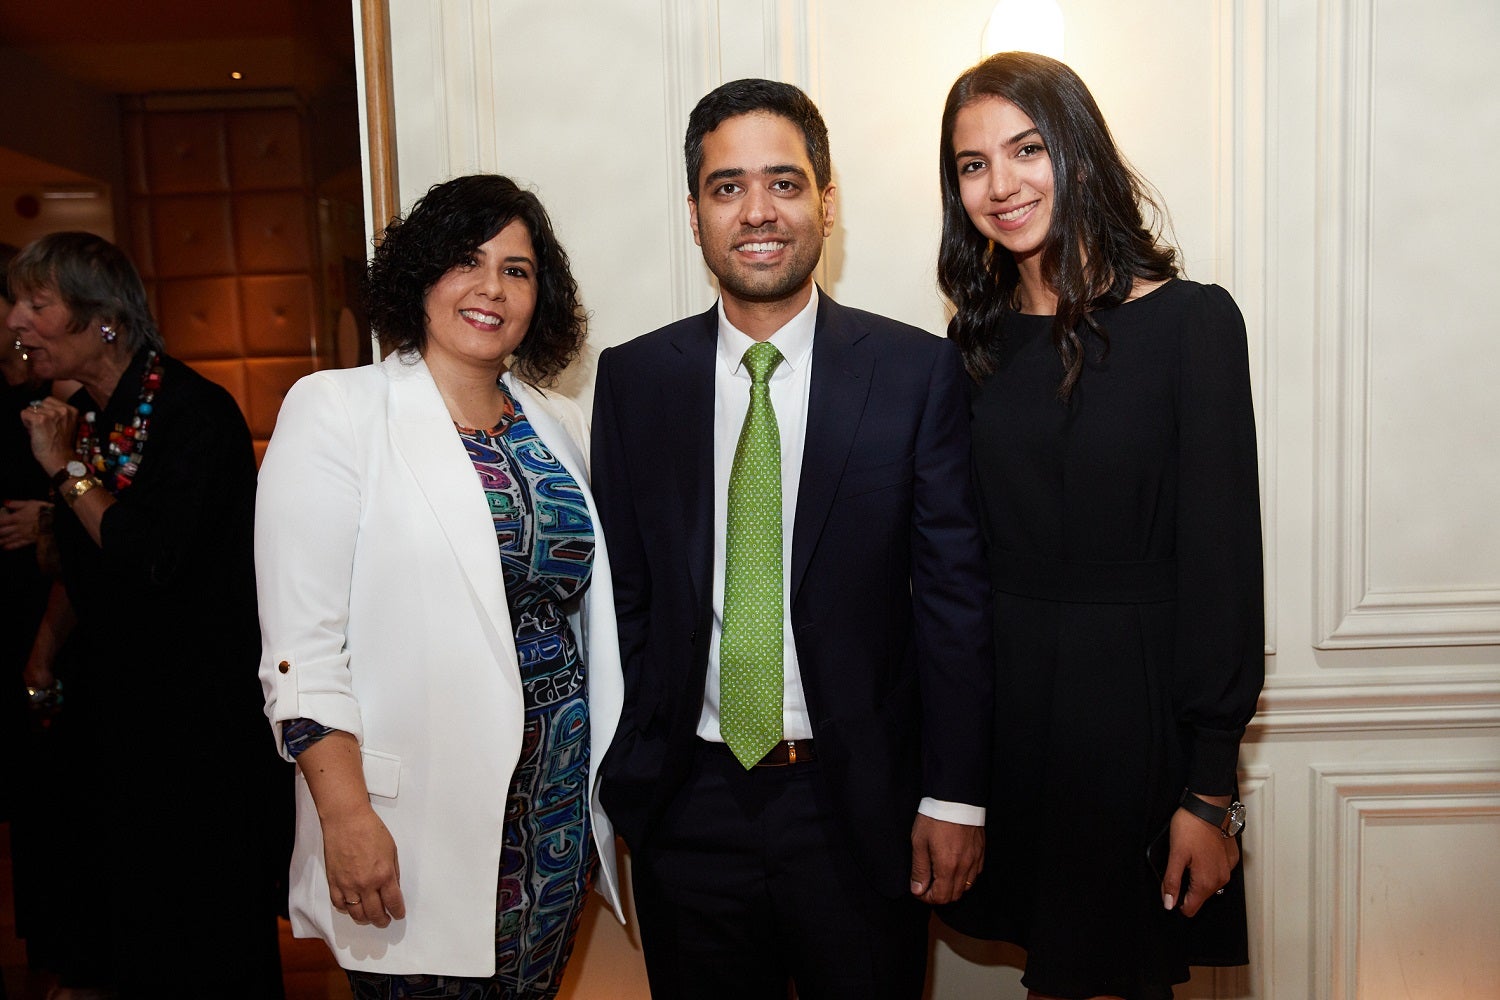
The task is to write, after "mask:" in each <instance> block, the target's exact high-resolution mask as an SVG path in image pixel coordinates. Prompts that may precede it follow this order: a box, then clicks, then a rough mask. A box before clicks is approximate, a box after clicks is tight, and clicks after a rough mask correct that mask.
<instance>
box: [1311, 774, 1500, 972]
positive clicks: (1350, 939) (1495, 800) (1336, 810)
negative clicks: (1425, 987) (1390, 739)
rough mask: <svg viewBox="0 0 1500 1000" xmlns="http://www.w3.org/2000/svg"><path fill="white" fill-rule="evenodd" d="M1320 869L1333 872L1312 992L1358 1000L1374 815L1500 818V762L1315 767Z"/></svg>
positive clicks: (1316, 920)
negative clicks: (1366, 852)
mask: <svg viewBox="0 0 1500 1000" xmlns="http://www.w3.org/2000/svg"><path fill="white" fill-rule="evenodd" d="M1312 781H1313V830H1314V831H1315V845H1314V850H1313V859H1312V860H1313V871H1315V872H1321V873H1325V874H1327V875H1331V877H1332V884H1331V885H1330V886H1329V887H1328V891H1326V892H1323V893H1320V894H1317V895H1316V896H1315V897H1314V899H1313V926H1312V940H1313V968H1312V975H1311V982H1310V983H1309V990H1308V996H1317V997H1328V998H1330V1000H1345V998H1347V1000H1356V988H1357V986H1358V983H1357V972H1358V958H1359V948H1358V946H1359V915H1360V897H1361V893H1362V892H1363V891H1364V890H1365V887H1364V886H1363V885H1362V884H1361V879H1360V862H1361V859H1362V854H1361V839H1362V837H1363V834H1364V827H1365V825H1366V824H1367V822H1368V821H1369V820H1371V819H1373V818H1380V817H1401V818H1403V819H1413V818H1424V817H1431V818H1433V819H1440V818H1443V819H1447V818H1453V817H1474V816H1500V767H1497V766H1496V765H1495V763H1494V762H1493V761H1453V762H1451V763H1448V764H1445V765H1444V766H1443V767H1442V768H1441V769H1437V768H1434V767H1433V766H1432V765H1431V764H1417V763H1411V764H1370V765H1356V764H1338V765H1317V764H1314V765H1313V766H1312Z"/></svg>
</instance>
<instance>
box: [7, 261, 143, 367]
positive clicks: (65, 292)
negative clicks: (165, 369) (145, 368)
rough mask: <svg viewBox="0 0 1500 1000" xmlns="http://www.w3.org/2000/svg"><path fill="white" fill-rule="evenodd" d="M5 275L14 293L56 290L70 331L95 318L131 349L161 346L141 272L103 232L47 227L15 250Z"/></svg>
mask: <svg viewBox="0 0 1500 1000" xmlns="http://www.w3.org/2000/svg"><path fill="white" fill-rule="evenodd" d="M5 278H6V282H7V283H8V285H9V291H10V294H12V295H22V294H25V293H26V292H28V291H34V290H36V289H41V288H46V289H50V290H52V291H55V292H56V293H57V296H58V298H60V299H62V302H63V305H65V306H66V307H67V309H68V316H69V321H68V332H69V333H78V332H79V331H81V330H82V329H83V328H84V327H86V326H88V325H89V324H90V323H92V322H94V321H96V320H97V321H99V322H101V323H105V324H108V325H109V326H112V327H114V328H115V329H116V330H117V331H118V333H119V335H120V337H121V339H122V341H123V342H124V344H125V347H126V349H127V350H128V351H130V352H131V353H132V354H133V353H135V352H136V351H138V350H139V349H140V348H142V347H154V348H157V349H160V348H161V346H162V340H161V331H160V330H158V329H157V327H156V320H155V319H153V318H152V316H151V307H150V305H148V304H147V302H146V286H145V285H143V284H141V276H140V274H139V273H138V272H137V271H136V269H135V265H134V264H132V263H131V262H130V258H129V257H127V256H125V252H124V251H123V250H121V249H120V248H119V247H117V246H115V245H114V244H113V243H111V242H110V241H109V240H107V239H105V238H104V237H102V236H96V235H95V234H93V233H78V232H63V233H48V234H47V235H46V236H43V237H41V238H39V239H36V240H33V241H32V242H31V243H29V244H27V245H26V248H25V249H24V250H22V251H21V252H20V253H18V254H16V256H15V258H14V259H12V260H11V262H10V267H9V268H8V269H7V270H6V275H5ZM12 301H14V300H12Z"/></svg>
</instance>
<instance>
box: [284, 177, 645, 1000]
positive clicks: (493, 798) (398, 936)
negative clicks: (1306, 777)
mask: <svg viewBox="0 0 1500 1000" xmlns="http://www.w3.org/2000/svg"><path fill="white" fill-rule="evenodd" d="M369 279H370V280H369V298H370V312H371V319H372V322H373V323H374V325H375V326H376V328H377V329H379V330H380V331H381V333H382V335H383V336H384V337H385V338H386V339H387V341H388V342H391V343H394V345H395V348H396V350H395V351H394V352H393V353H392V354H391V355H390V356H389V357H387V358H386V359H385V360H384V361H382V362H380V363H379V364H377V365H372V366H368V367H364V368H358V369H350V370H342V371H323V372H318V373H316V374H314V375H310V376H308V377H306V378H304V379H302V380H301V381H299V382H298V383H297V384H296V385H295V386H294V387H293V388H292V390H291V392H289V393H288V394H287V397H286V401H285V402H284V403H283V405H282V409H281V414H280V417H279V420H278V423H277V427H276V433H275V435H274V437H273V438H272V440H271V443H270V447H269V448H268V450H267V452H266V456H265V461H264V463H263V465H262V468H261V474H260V490H259V495H258V500H257V511H256V575H257V578H258V582H259V596H260V616H261V633H262V642H263V650H262V657H261V664H260V677H261V683H262V686H263V687H264V689H265V694H266V714H267V716H268V717H269V719H270V721H271V724H272V728H273V730H274V731H275V738H276V745H277V747H278V749H279V750H280V751H281V752H282V753H283V754H284V755H286V756H287V757H288V758H290V759H296V761H297V763H298V768H297V770H298V777H297V839H296V848H295V851H294V854H293V859H292V869H291V899H290V905H291V917H292V927H293V930H294V932H295V933H296V934H297V935H298V936H317V937H321V938H322V939H323V940H324V941H326V942H327V943H328V945H329V947H330V948H331V949H333V951H334V954H335V956H336V957H337V959H338V962H339V964H340V966H342V967H343V968H344V969H345V970H346V971H347V972H348V973H349V977H350V981H351V984H352V986H353V989H354V995H355V996H356V997H358V998H361V1000H363V998H366V997H372V998H373V997H379V998H382V1000H384V998H387V997H390V998H396V997H405V996H408V995H412V994H415V995H422V996H438V995H442V996H463V997H471V996H472V997H476V998H477V997H489V996H500V995H502V992H501V991H503V995H504V996H507V997H509V996H516V997H528V998H529V997H550V996H552V995H553V994H554V993H555V992H556V990H557V987H558V984H559V981H560V977H561V974H562V969H563V966H564V965H565V963H566V962H567V958H568V954H569V952H570V951H571V948H572V940H573V936H574V934H575V933H576V930H577V926H578V919H579V915H580V913H581V911H582V908H583V903H584V900H585V897H586V896H587V894H588V888H589V886H590V884H595V885H597V887H598V888H599V889H600V890H601V891H602V892H603V893H604V894H605V896H606V897H607V898H608V899H609V901H610V903H611V904H612V905H613V906H614V908H615V912H616V914H617V915H619V914H620V912H621V911H620V902H619V882H618V875H617V869H616V860H615V854H614V836H613V831H612V828H611V826H610V824H609V820H608V819H607V818H606V817H605V815H604V812H603V810H602V809H601V808H600V807H599V804H598V777H597V762H598V758H599V757H600V756H602V755H603V753H604V751H605V749H606V748H608V746H609V744H610V739H611V737H612V736H613V734H614V730H615V726H616V723H617V722H618V720H619V714H620V704H621V700H622V693H623V688H622V680H621V676H620V662H619V650H618V646H617V641H616V632H615V624H614V618H613V599H612V594H611V590H610V573H609V559H608V554H607V552H606V549H605V546H604V539H603V538H602V537H601V536H600V535H599V533H598V531H597V529H596V528H595V527H594V526H595V525H597V523H598V520H597V517H596V515H595V511H594V504H593V500H592V499H591V498H590V496H589V493H588V488H587V475H588V468H587V455H586V450H585V449H586V442H587V440H588V434H587V430H586V428H585V424H584V420H583V416H582V413H581V412H580V410H579V408H578V407H577V405H576V404H574V403H573V402H572V401H571V400H569V399H567V398H565V397H563V396H560V395H558V394H556V393H553V392H549V391H546V390H544V389H543V388H541V387H542V386H544V385H546V384H547V383H549V382H550V381H551V380H552V379H553V378H554V377H555V376H556V374H557V373H558V372H559V371H561V370H562V369H563V368H564V367H565V366H566V365H567V364H568V362H569V361H571V360H572V359H573V358H574V357H575V356H576V355H577V353H578V351H579V349H580V347H581V345H582V341H583V337H584V332H585V330H584V319H583V311H582V309H581V307H580V306H579V303H578V300H577V286H576V285H575V283H574V281H573V278H572V276H571V274H570V272H569V269H568V260H567V256H566V254H565V253H564V252H563V250H562V248H561V247H560V246H559V245H558V243H557V240H556V238H555V236H554V235H553V233H552V229H551V225H550V222H549V220H548V218H547V215H546V212H545V210H544V209H543V208H542V206H541V204H540V202H538V201H537V199H536V197H535V196H534V195H532V194H530V193H529V192H526V191H522V190H521V189H519V188H518V187H517V186H516V185H515V184H514V183H512V182H511V181H510V180H508V179H506V178H503V177H496V176H492V175H476V176H470V177H460V178H458V179H456V180H452V181H449V182H447V183H445V184H440V185H438V186H436V187H434V188H433V189H432V190H431V191H429V192H428V193H427V195H426V196H425V197H423V198H422V199H421V200H420V201H419V202H418V203H417V204H416V206H414V207H413V209H412V210H411V212H410V213H409V214H408V215H407V217H406V218H405V219H404V220H397V221H395V222H393V223H392V224H391V225H390V226H389V227H388V228H387V229H386V231H385V233H384V235H383V238H382V240H381V241H380V243H379V245H378V246H377V248H376V251H375V256H374V258H373V259H372V261H371V264H370V272H369ZM421 990H428V991H429V992H425V993H422V992H420V991H421Z"/></svg>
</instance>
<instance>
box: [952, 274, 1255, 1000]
mask: <svg viewBox="0 0 1500 1000" xmlns="http://www.w3.org/2000/svg"><path fill="white" fill-rule="evenodd" d="M1097 319H1098V321H1099V322H1100V324H1101V325H1102V326H1103V327H1104V328H1105V331H1106V333H1107V335H1108V340H1109V349H1108V354H1107V356H1105V358H1104V359H1103V360H1102V361H1101V360H1099V354H1100V346H1101V345H1100V343H1099V341H1098V340H1097V339H1095V338H1092V337H1091V338H1090V339H1089V341H1088V354H1087V357H1088V359H1089V361H1088V363H1087V364H1086V367H1085V370H1084V371H1083V373H1082V376H1081V378H1080V380H1079V382H1078V384H1077V386H1076V388H1075V389H1074V392H1073V394H1072V398H1071V400H1070V401H1069V402H1067V403H1064V402H1061V401H1060V400H1059V399H1058V398H1057V386H1058V383H1059V381H1060V380H1061V377H1062V368H1061V365H1060V363H1059V360H1058V356H1057V352H1056V350H1055V348H1054V347H1053V345H1052V342H1051V338H1050V328H1051V323H1052V317H1050V316H1027V315H1019V314H1013V315H1011V316H1009V317H1007V319H1006V321H1005V329H1004V331H1003V334H1002V348H1001V356H1000V359H999V364H998V366H997V369H996V371H995V372H994V374H993V375H991V376H989V377H988V378H986V379H985V380H984V381H983V382H982V383H981V384H980V385H979V386H977V387H976V389H975V392H974V397H973V421H974V423H973V429H974V459H975V463H974V464H975V475H976V479H977V483H978V488H979V496H980V502H981V506H982V515H983V517H984V528H985V537H986V542H987V545H988V547H989V558H990V565H991V574H992V582H993V586H994V601H995V639H996V649H997V683H996V688H995V704H996V720H995V723H996V724H995V734H996V746H995V768H994V787H993V791H992V795H991V798H990V802H989V829H988V845H987V846H988V849H987V858H988V860H987V861H986V864H985V871H984V873H983V875H982V876H981V877H980V879H979V880H978V882H977V883H976V885H975V886H974V888H973V890H972V891H971V892H970V893H969V895H967V896H966V897H965V899H964V900H963V901H961V902H960V903H959V904H958V905H957V906H955V907H952V908H949V909H948V910H947V911H945V913H944V919H945V920H946V921H947V922H948V923H950V924H951V925H953V926H954V927H955V928H957V929H959V930H961V931H964V932H966V933H969V934H972V935H975V936H978V937H985V938H995V939H1001V940H1008V941H1012V942H1015V943H1017V944H1020V945H1022V946H1023V947H1025V948H1026V949H1027V952H1028V955H1027V971H1026V976H1025V979H1024V982H1025V983H1026V985H1027V986H1028V987H1030V988H1032V989H1034V990H1038V991H1040V992H1043V993H1048V994H1053V995H1057V996H1063V997H1071V996H1093V995H1096V994H1101V993H1107V994H1119V995H1122V996H1125V997H1127V998H1132V1000H1133V998H1137V997H1162V996H1170V992H1169V991H1167V987H1168V984H1171V983H1175V982H1181V981H1183V980H1185V979H1186V978H1187V968H1186V967H1187V965H1189V964H1206V965H1233V964H1242V963H1244V962H1245V961H1246V960H1247V955H1246V952H1247V946H1246V928H1245V907H1244V893H1243V880H1242V877H1241V876H1240V874H1239V872H1240V869H1236V875H1235V878H1234V881H1233V882H1232V883H1231V886H1230V887H1229V888H1228V890H1227V891H1226V893H1225V894H1224V895H1222V896H1215V897H1213V898H1211V899H1210V900H1209V901H1208V902H1207V903H1206V904H1205V905H1204V907H1203V909H1202V910H1201V911H1200V913H1199V915H1198V916H1197V917H1195V918H1193V919H1192V920H1189V919H1187V918H1185V917H1183V916H1182V915H1181V914H1180V912H1173V913H1167V912H1165V911H1164V910H1163V909H1162V904H1161V896H1160V888H1159V878H1158V876H1157V875H1156V874H1155V873H1154V872H1153V871H1152V869H1151V866H1150V865H1149V864H1148V863H1147V861H1146V847H1147V844H1148V842H1149V841H1150V840H1151V839H1152V838H1153V837H1154V836H1155V835H1156V834H1158V833H1159V832H1160V831H1161V830H1162V829H1163V828H1164V827H1165V825H1166V824H1167V822H1168V820H1169V819H1170V817H1171V815H1172V813H1173V812H1174V811H1175V809H1176V806H1177V802H1178V799H1179V797H1180V795H1181V793H1182V790H1183V789H1184V788H1191V789H1192V790H1194V791H1197V792H1200V793H1202V794H1205V795H1209V794H1226V793H1229V792H1232V791H1233V790H1234V788H1235V771H1236V765H1237V759H1238V751H1239V742H1240V739H1241V737H1242V735H1243V734H1244V727H1245V725H1246V723H1247V722H1248V721H1249V719H1250V717H1251V715H1252V714H1253V713H1254V710H1255V703H1256V699H1257V696H1258V694H1259V692H1260V688H1261V682H1262V678H1263V670H1264V661H1263V648H1264V638H1263V634H1264V624H1263V609H1262V583H1261V536H1260V511H1259V494H1258V488H1257V464H1256V447H1255V424H1254V415H1253V411H1252V405H1251V394H1250V382H1249V367H1248V360H1247V351H1246V342H1245V330H1244V323H1243V320H1242V319H1241V317H1240V313H1239V310H1238V309H1237V308H1236V307H1235V304H1234V302H1233V300H1232V299H1231V298H1230V297H1229V294H1228V293H1227V292H1225V291H1224V290H1223V289H1222V288H1219V287H1217V286H1212V285H1208V286H1205V285H1200V284H1196V283H1194V282H1190V281H1185V280H1180V279H1179V280H1173V281H1170V282H1168V283H1167V284H1165V285H1163V286H1161V287H1160V288H1158V289H1156V290H1154V291H1152V292H1150V293H1148V294H1147V295H1145V296H1142V297H1141V298H1139V299H1136V300H1134V301H1132V302H1127V303H1125V304H1123V305H1121V306H1119V307H1117V308H1115V309H1110V310H1106V311H1102V312H1100V313H1099V314H1097Z"/></svg>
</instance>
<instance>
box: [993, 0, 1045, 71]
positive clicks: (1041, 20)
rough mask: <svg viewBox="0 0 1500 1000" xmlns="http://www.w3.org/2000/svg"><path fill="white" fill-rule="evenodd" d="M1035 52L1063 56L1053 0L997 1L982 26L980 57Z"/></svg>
mask: <svg viewBox="0 0 1500 1000" xmlns="http://www.w3.org/2000/svg"><path fill="white" fill-rule="evenodd" d="M1017 51H1019V52H1036V53H1039V54H1041V55H1044V56H1051V57H1052V58H1053V59H1061V58H1062V57H1063V15H1062V8H1061V7H1059V6H1058V5H1057V0H1000V2H999V3H997V4H995V9H994V10H993V11H992V12H991V13H990V19H989V21H988V22H986V23H985V26H984V41H983V43H982V44H981V45H980V54H981V55H983V56H991V55H994V54H995V53H996V52H1017Z"/></svg>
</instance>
